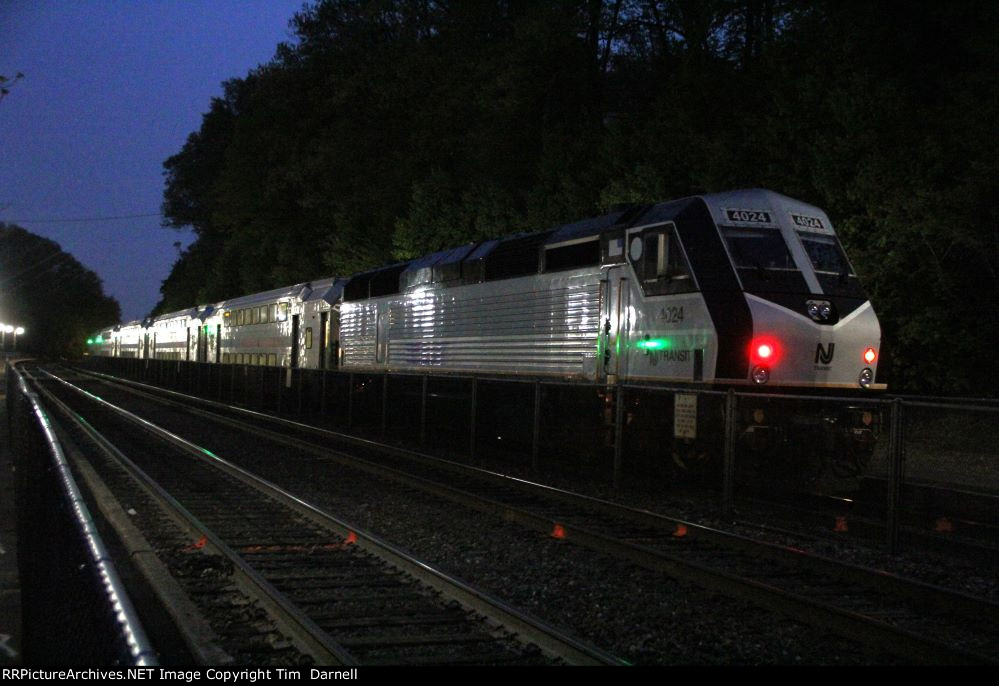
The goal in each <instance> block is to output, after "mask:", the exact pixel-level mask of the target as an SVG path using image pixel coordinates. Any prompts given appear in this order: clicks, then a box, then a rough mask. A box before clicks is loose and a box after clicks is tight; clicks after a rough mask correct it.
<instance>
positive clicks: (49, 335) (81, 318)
mask: <svg viewBox="0 0 999 686" xmlns="http://www.w3.org/2000/svg"><path fill="white" fill-rule="evenodd" d="M120 317H121V308H120V307H119V306H118V303H117V301H115V300H114V298H111V297H109V296H106V295H105V294H104V289H103V287H102V286H101V280H100V279H99V278H98V277H97V275H96V274H94V272H92V271H90V270H89V269H87V268H86V267H84V266H83V265H81V264H80V263H79V262H77V261H76V259H75V258H74V257H73V256H72V255H70V254H69V253H66V252H63V250H62V249H61V248H60V247H59V245H58V244H57V243H55V242H54V241H51V240H49V239H47V238H42V237H41V236H36V235H34V234H32V233H29V232H28V231H26V230H24V229H22V228H21V227H19V226H14V225H12V224H3V223H0V321H3V322H4V323H6V324H12V325H17V326H23V327H24V330H25V333H24V335H23V336H19V337H18V341H17V347H18V350H28V351H31V352H34V353H37V354H41V355H47V356H51V357H58V356H70V357H72V356H76V355H79V354H80V353H81V352H83V350H84V348H85V344H86V339H87V336H88V335H90V334H92V333H93V332H94V331H96V330H97V329H99V328H100V327H102V326H107V324H108V322H116V321H118V320H119V318H120ZM7 339H8V340H7V347H8V349H10V348H11V347H12V341H11V340H10V339H11V335H10V334H8V335H7Z"/></svg>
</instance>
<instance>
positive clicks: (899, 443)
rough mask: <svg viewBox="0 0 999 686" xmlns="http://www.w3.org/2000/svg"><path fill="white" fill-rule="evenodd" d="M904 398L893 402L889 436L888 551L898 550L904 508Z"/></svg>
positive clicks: (886, 530) (886, 522)
mask: <svg viewBox="0 0 999 686" xmlns="http://www.w3.org/2000/svg"><path fill="white" fill-rule="evenodd" d="M902 407H903V406H902V399H901V398H895V399H894V400H893V401H892V403H891V419H890V420H889V436H888V512H887V515H886V521H885V534H886V538H887V540H886V543H887V544H888V552H889V553H891V554H892V555H894V554H895V553H896V552H898V544H899V540H898V534H899V511H900V510H901V508H902V484H903V482H904V481H905V448H904V440H905V430H904V419H905V417H904V415H903V412H902Z"/></svg>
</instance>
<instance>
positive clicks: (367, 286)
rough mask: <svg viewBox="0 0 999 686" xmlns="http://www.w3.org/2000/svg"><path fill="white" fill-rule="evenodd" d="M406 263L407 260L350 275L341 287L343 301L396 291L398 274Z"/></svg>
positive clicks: (390, 293) (397, 288)
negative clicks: (348, 279) (345, 283)
mask: <svg viewBox="0 0 999 686" xmlns="http://www.w3.org/2000/svg"><path fill="white" fill-rule="evenodd" d="M408 264H409V263H408V262H401V263H399V264H393V265H390V266H388V267H382V268H381V269H376V270H374V271H370V272H365V273H364V274H358V275H357V276H354V277H352V278H351V279H350V281H348V282H347V285H346V286H345V287H344V289H343V299H344V301H345V302H347V301H351V300H364V299H365V298H377V297H380V296H383V295H392V294H393V293H398V292H399V275H400V274H401V273H402V271H403V270H404V269H405V268H406V266H407V265H408Z"/></svg>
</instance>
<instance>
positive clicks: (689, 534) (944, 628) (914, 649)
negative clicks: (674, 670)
mask: <svg viewBox="0 0 999 686" xmlns="http://www.w3.org/2000/svg"><path fill="white" fill-rule="evenodd" d="M130 385H131V384H130ZM168 395H170V396H171V397H174V398H178V397H181V396H179V394H173V393H172V392H168ZM157 401H158V402H170V403H174V404H175V406H179V407H184V408H185V409H186V410H187V411H191V412H197V413H199V414H202V415H203V416H208V417H210V418H211V419H212V421H217V422H223V423H227V424H229V425H230V426H233V427H236V428H239V430H240V431H245V432H252V433H254V434H256V435H258V436H260V437H261V438H265V439H267V440H273V441H275V442H277V443H279V444H284V445H287V446H291V447H294V448H296V449H299V450H303V451H306V452H309V453H312V454H313V455H315V456H316V457H317V458H318V459H322V460H332V461H335V462H338V463H341V464H343V465H347V466H349V467H351V468H354V469H358V470H362V471H365V472H368V473H371V474H374V475H377V476H379V477H382V478H388V479H392V480H395V481H397V482H400V483H404V484H406V485H408V486H411V487H414V488H419V489H421V490H424V491H428V492H431V493H434V494H435V495H437V496H439V497H443V498H447V499H449V500H452V501H454V502H459V503H461V504H463V505H466V506H468V507H470V508H473V509H477V510H480V511H484V512H491V513H494V514H496V515H498V516H501V517H503V518H505V519H506V520H509V521H515V522H517V523H519V524H521V525H522V526H525V527H528V528H530V529H533V530H536V531H543V532H545V533H548V534H550V535H552V536H555V537H557V538H563V539H566V540H568V541H571V542H574V543H577V544H579V545H583V546H586V547H589V548H592V549H594V550H598V551H601V552H604V553H609V554H612V555H615V556H618V557H621V558H624V559H627V560H629V561H631V562H633V563H635V564H638V565H641V566H643V567H646V568H649V569H654V570H658V571H661V572H665V573H666V574H668V575H670V576H672V577H674V578H678V579H682V580H685V581H691V582H694V583H696V584H698V585H701V586H704V587H707V588H710V589H713V590H717V591H721V592H723V593H726V594H728V595H731V596H734V597H739V598H742V599H745V600H749V601H751V602H755V603H757V604H759V605H762V606H764V607H767V608H769V609H776V610H778V611H781V612H783V613H785V614H787V615H789V616H792V617H794V618H795V619H798V620H801V621H803V622H805V623H809V624H812V625H816V626H821V627H823V628H826V629H830V630H833V631H835V632H837V633H839V634H841V635H844V636H847V637H850V638H852V639H854V640H859V641H861V642H863V643H865V644H866V645H868V646H869V647H870V648H872V649H873V650H876V651H884V652H886V653H890V654H893V655H897V656H900V657H902V658H903V659H906V660H910V661H915V662H931V663H994V662H996V660H997V658H996V654H995V649H994V647H995V645H996V644H997V637H999V606H997V605H996V604H995V603H991V602H988V601H986V600H983V599H979V598H974V597H970V596H967V595H963V594H960V593H956V592H953V591H951V590H948V589H945V588H940V587H936V586H930V585H927V584H923V583H919V582H914V581H910V580H907V579H904V578H900V577H896V576H893V575H889V574H886V573H884V572H882V571H880V570H871V569H866V568H862V567H857V566H851V565H847V564H843V563H841V562H838V561H836V560H830V559H826V558H823V557H819V556H815V555H810V554H806V553H804V552H802V551H800V550H795V549H792V548H787V547H781V546H775V545H768V544H764V543H760V542H758V541H754V540H750V539H747V538H744V537H740V536H737V535H734V534H731V533H727V532H723V531H718V530H714V529H711V528H708V527H703V526H699V525H696V524H694V523H692V522H687V521H683V520H680V519H676V518H670V517H666V516H663V515H659V514H654V513H650V512H645V511H639V510H633V509H630V508H626V507H623V506H620V505H617V504H614V503H609V502H606V501H601V500H596V499H593V498H588V497H585V496H580V495H578V494H573V493H569V492H566V491H561V490H557V489H553V488H550V487H546V486H542V485H539V484H533V483H530V482H526V481H523V480H519V479H511V478H509V477H506V476H503V475H500V474H495V473H490V472H486V471H483V470H479V469H475V468H472V467H469V466H466V465H461V464H456V463H453V462H449V461H446V460H441V459H439V458H434V457H431V456H427V455H422V454H419V453H415V452H412V451H407V450H401V449H399V448H396V447H392V446H386V445H383V444H378V443H375V442H372V441H368V440H364V439H359V438H356V437H352V436H347V435H343V434H338V433H335V432H331V431H327V430H322V429H316V428H314V427H307V426H304V425H301V424H298V423H295V422H291V421H288V420H283V419H277V418H272V417H267V416H265V415H262V414H260V413H256V412H252V411H247V410H242V409H240V408H231V407H227V406H223V405H221V404H219V403H214V402H213V401H197V402H198V404H202V405H204V406H210V407H213V408H214V409H215V410H216V412H217V411H223V412H225V414H226V416H221V415H219V414H217V413H216V412H208V411H206V410H195V409H193V408H191V407H190V405H191V403H193V402H194V399H190V398H186V397H185V399H184V401H183V403H179V402H178V401H177V400H169V401H168V400H163V399H162V398H159V399H158V400H157ZM235 416H242V417H243V418H244V419H236V418H234V417H235ZM246 418H252V420H253V421H252V423H251V422H247V421H245V419H246ZM264 421H266V422H267V423H269V424H270V425H271V426H274V427H280V428H281V431H277V430H275V429H265V428H262V427H261V426H260V424H261V423H262V422H264ZM289 432H295V433H296V434H297V436H292V435H289ZM303 435H305V436H309V438H307V439H306V438H302V437H301V436H303ZM317 439H319V440H321V441H322V443H323V444H322V445H317V443H316V440H317ZM331 442H337V443H339V444H340V445H346V446H349V450H350V452H349V453H348V452H346V451H343V450H332V449H330V447H329V444H330V443H331Z"/></svg>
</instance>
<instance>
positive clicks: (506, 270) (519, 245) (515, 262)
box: [476, 231, 551, 281]
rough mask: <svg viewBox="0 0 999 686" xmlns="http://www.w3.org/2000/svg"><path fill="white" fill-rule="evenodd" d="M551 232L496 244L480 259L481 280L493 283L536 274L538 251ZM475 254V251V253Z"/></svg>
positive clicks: (519, 237) (533, 234)
mask: <svg viewBox="0 0 999 686" xmlns="http://www.w3.org/2000/svg"><path fill="white" fill-rule="evenodd" d="M550 235H551V231H545V232H544V233H532V234H528V235H526V236H518V237H515V238H510V239H507V240H503V241H499V242H497V244H496V246H495V247H494V248H493V249H492V250H490V251H489V252H488V253H487V254H486V255H485V256H483V257H482V266H483V268H484V272H485V273H484V274H483V279H484V280H485V281H495V280H497V279H510V278H513V277H515V276H527V275H528V274H537V273H538V264H539V251H540V248H541V246H542V245H544V243H545V241H546V240H547V239H548V237H549V236H550ZM476 252H477V251H476Z"/></svg>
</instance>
